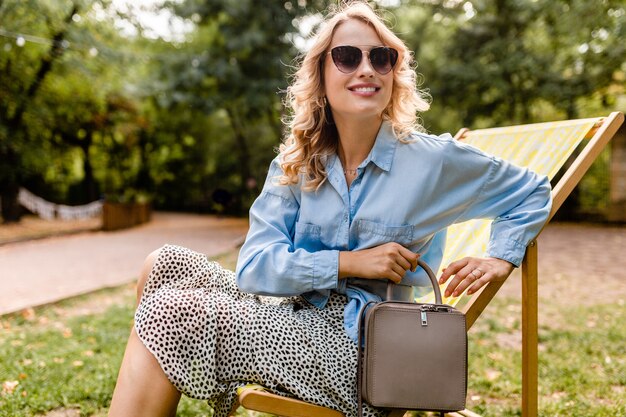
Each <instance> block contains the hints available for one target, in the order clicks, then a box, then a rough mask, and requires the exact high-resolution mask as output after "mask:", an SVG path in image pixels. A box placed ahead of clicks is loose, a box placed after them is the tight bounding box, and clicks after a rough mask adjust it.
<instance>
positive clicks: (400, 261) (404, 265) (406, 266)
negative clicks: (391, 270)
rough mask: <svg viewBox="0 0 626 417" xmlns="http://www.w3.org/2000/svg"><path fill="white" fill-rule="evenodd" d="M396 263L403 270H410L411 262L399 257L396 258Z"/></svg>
mask: <svg viewBox="0 0 626 417" xmlns="http://www.w3.org/2000/svg"><path fill="white" fill-rule="evenodd" d="M396 263H397V264H398V265H400V266H401V267H402V268H404V270H405V271H406V270H408V269H409V268H411V262H409V261H408V260H407V259H406V258H404V257H403V256H401V255H398V256H396Z"/></svg>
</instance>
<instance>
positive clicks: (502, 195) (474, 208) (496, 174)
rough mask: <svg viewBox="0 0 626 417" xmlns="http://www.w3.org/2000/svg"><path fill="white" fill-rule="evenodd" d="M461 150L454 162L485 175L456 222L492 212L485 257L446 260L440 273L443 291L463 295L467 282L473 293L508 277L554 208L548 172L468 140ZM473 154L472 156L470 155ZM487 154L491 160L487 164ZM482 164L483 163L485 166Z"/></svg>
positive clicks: (468, 173) (471, 173)
mask: <svg viewBox="0 0 626 417" xmlns="http://www.w3.org/2000/svg"><path fill="white" fill-rule="evenodd" d="M459 148H460V149H461V150H463V149H464V148H465V149H464V151H462V152H460V153H457V155H455V158H458V160H455V161H454V162H455V165H456V166H459V167H460V166H463V167H466V169H465V175H466V176H468V177H469V178H478V179H480V178H481V176H480V173H479V172H476V169H482V170H483V172H484V174H483V175H484V180H480V181H478V184H482V186H481V188H480V189H477V190H475V191H474V192H475V193H476V197H475V198H474V199H472V200H471V202H470V204H468V205H467V207H466V208H465V210H464V212H463V213H462V215H461V216H460V217H459V219H458V222H462V221H466V220H469V219H474V218H493V219H494V220H493V222H492V224H491V235H490V239H489V245H488V248H487V255H488V256H487V257H486V258H463V259H461V260H458V261H455V262H452V263H451V264H450V265H448V266H447V267H446V268H445V269H444V271H443V273H442V276H441V278H440V283H442V284H443V283H445V282H446V281H447V280H448V279H450V278H451V277H454V278H453V279H452V281H450V284H449V285H448V287H447V289H446V292H445V295H446V296H450V295H454V296H457V295H460V294H461V293H462V292H463V291H464V290H465V289H467V288H469V290H468V293H469V294H471V293H474V292H476V291H477V290H478V289H479V288H481V287H482V286H483V285H485V284H487V283H488V282H490V281H494V280H504V279H506V277H508V275H509V274H510V273H511V272H512V270H513V269H514V267H516V266H519V265H520V263H521V261H522V259H523V257H524V253H525V251H526V246H527V245H528V243H530V241H531V240H532V239H534V238H535V236H536V235H537V234H538V233H539V231H540V230H541V227H542V226H543V225H544V223H545V222H546V221H547V218H548V216H549V213H550V208H551V187H550V183H549V181H548V179H547V177H545V176H539V175H537V174H535V173H534V172H532V171H530V170H528V169H526V168H522V167H518V166H515V165H512V164H510V163H508V162H506V161H504V160H501V159H498V158H494V157H491V156H488V155H485V154H483V153H482V152H480V151H478V150H476V149H474V148H471V147H469V146H467V145H462V144H461V145H460V146H459ZM472 154H473V156H472ZM485 158H487V160H488V162H489V163H488V164H487V165H483V164H485ZM481 166H482V168H481Z"/></svg>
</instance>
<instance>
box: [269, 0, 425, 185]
mask: <svg viewBox="0 0 626 417" xmlns="http://www.w3.org/2000/svg"><path fill="white" fill-rule="evenodd" d="M350 19H359V20H361V21H363V22H365V23H366V24H368V25H369V26H371V27H372V29H374V31H376V34H377V35H378V37H379V38H380V39H381V40H382V42H383V44H384V45H386V46H389V47H392V48H394V49H396V50H397V51H398V61H397V63H396V65H395V66H394V69H393V90H392V93H391V99H390V101H389V104H388V105H387V107H386V108H385V110H384V111H383V114H382V117H383V120H387V121H389V122H390V124H391V126H392V128H393V131H394V133H395V135H396V137H397V138H398V140H400V141H403V142H405V141H407V138H408V136H409V135H410V134H411V132H412V131H415V130H418V131H423V130H424V129H423V128H422V126H421V125H420V124H419V122H418V115H417V113H418V112H424V111H426V110H428V108H429V107H430V105H429V102H428V100H427V96H426V94H424V93H423V92H421V91H419V90H418V88H417V74H416V72H415V70H414V68H413V56H412V53H411V52H410V51H409V50H408V48H407V47H406V45H405V44H404V42H403V41H402V40H401V39H400V38H398V37H397V36H396V35H395V34H394V33H393V32H392V31H391V30H390V29H389V28H388V27H387V26H386V25H385V23H384V22H383V19H382V18H381V17H380V16H379V15H378V14H376V12H375V11H374V10H373V9H372V8H371V7H370V6H369V5H368V4H367V3H365V2H362V1H358V2H351V3H348V4H345V5H343V7H340V8H338V9H337V10H336V11H331V13H330V14H329V15H328V16H327V17H326V21H325V23H323V25H322V26H321V28H320V30H319V32H318V33H317V35H316V37H315V42H314V44H313V46H312V47H311V49H310V50H309V51H308V52H307V53H306V55H305V56H304V59H303V60H302V63H301V65H300V68H299V69H298V70H297V71H296V73H295V74H294V81H293V83H292V84H291V86H289V87H288V89H287V97H286V103H285V104H286V107H290V108H291V109H292V115H291V117H290V118H289V119H288V120H287V121H286V125H287V128H288V134H287V137H286V138H285V140H284V142H283V144H281V146H280V148H279V150H280V153H279V154H280V158H279V159H280V161H281V162H280V164H281V168H282V170H283V175H281V176H280V177H279V179H278V180H279V183H280V184H282V185H288V184H297V183H298V181H299V179H300V175H301V174H303V178H304V181H305V183H304V184H303V186H302V189H303V190H305V191H313V190H317V189H319V187H320V186H321V185H322V184H323V183H324V182H325V181H326V169H325V161H326V158H327V157H328V156H329V155H332V154H334V153H335V152H336V151H337V144H338V133H337V129H336V127H335V125H334V122H333V120H332V114H331V111H330V107H329V105H328V104H327V101H326V97H325V92H324V82H323V73H324V60H325V58H326V54H327V52H328V48H329V47H330V44H331V41H332V38H333V35H334V33H335V30H336V28H337V27H338V26H339V25H341V24H342V23H344V22H346V21H348V20H350Z"/></svg>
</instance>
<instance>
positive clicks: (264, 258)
mask: <svg viewBox="0 0 626 417" xmlns="http://www.w3.org/2000/svg"><path fill="white" fill-rule="evenodd" d="M280 174H281V170H280V166H279V163H278V160H277V159H275V160H274V161H273V162H272V164H271V166H270V169H269V173H268V176H267V179H266V182H265V185H264V187H263V191H262V192H261V194H260V195H259V197H258V198H257V199H256V201H255V202H254V204H253V205H252V207H251V208H250V229H249V231H248V235H247V237H246V241H245V243H244V244H243V246H242V248H241V251H240V252H239V258H238V260H237V269H236V276H237V285H238V286H239V287H240V288H241V289H242V290H243V291H246V292H251V293H255V294H261V295H274V296H291V295H299V294H303V293H305V292H309V291H313V290H324V289H333V288H336V287H337V276H338V262H339V259H338V258H339V253H338V251H336V250H321V251H316V252H308V251H306V250H304V249H296V248H295V247H294V243H293V232H294V228H295V223H296V220H297V218H298V212H299V209H300V203H299V201H298V199H297V198H296V196H295V195H294V193H293V191H292V189H291V187H290V186H284V185H278V184H277V183H276V178H277V177H278V176H279V175H280Z"/></svg>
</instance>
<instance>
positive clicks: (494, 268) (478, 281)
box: [439, 257, 515, 297]
mask: <svg viewBox="0 0 626 417" xmlns="http://www.w3.org/2000/svg"><path fill="white" fill-rule="evenodd" d="M513 268H515V267H514V266H513V264H512V263H510V262H508V261H505V260H502V259H498V258H470V257H467V258H463V259H460V260H458V261H455V262H452V263H451V264H450V265H448V266H447V267H446V268H445V269H444V270H443V273H442V274H441V277H440V278H439V284H443V283H445V282H446V281H448V279H450V277H452V276H454V278H452V281H450V284H448V287H447V288H446V291H445V296H446V297H450V295H452V296H453V297H457V296H459V295H461V294H462V293H463V291H465V289H466V288H468V287H469V290H467V293H468V294H473V293H475V292H476V291H478V290H479V289H480V288H481V287H482V286H483V285H485V284H487V283H488V282H491V281H504V280H505V279H506V278H507V277H508V276H509V275H510V274H511V272H513Z"/></svg>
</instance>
